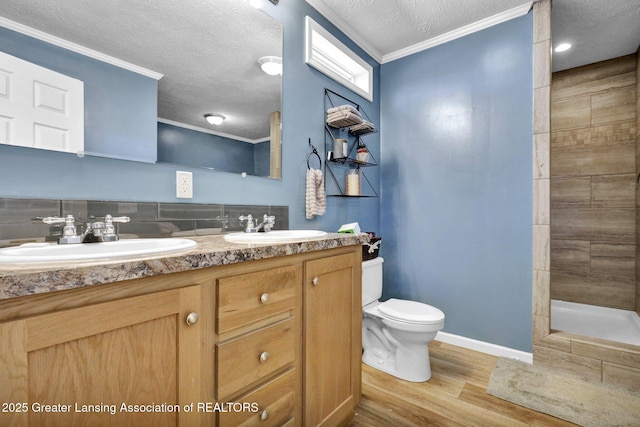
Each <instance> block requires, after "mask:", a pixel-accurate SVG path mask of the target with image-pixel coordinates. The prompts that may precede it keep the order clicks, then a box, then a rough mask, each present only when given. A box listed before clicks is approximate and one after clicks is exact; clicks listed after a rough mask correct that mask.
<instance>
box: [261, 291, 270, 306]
mask: <svg viewBox="0 0 640 427" xmlns="http://www.w3.org/2000/svg"><path fill="white" fill-rule="evenodd" d="M260 302H261V303H263V304H266V303H268V302H269V294H267V293H264V294H262V295H260Z"/></svg>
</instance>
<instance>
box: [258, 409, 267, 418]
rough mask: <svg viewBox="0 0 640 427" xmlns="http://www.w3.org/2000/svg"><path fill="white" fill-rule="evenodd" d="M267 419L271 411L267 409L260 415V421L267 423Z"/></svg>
mask: <svg viewBox="0 0 640 427" xmlns="http://www.w3.org/2000/svg"><path fill="white" fill-rule="evenodd" d="M267 418H269V411H267V410H266V409H265V410H264V411H262V413H261V414H260V421H267Z"/></svg>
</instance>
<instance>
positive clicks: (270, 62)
mask: <svg viewBox="0 0 640 427" xmlns="http://www.w3.org/2000/svg"><path fill="white" fill-rule="evenodd" d="M258 64H259V65H260V68H261V69H262V71H264V72H265V73H267V74H269V75H270V76H277V75H280V74H282V58H280V57H278V56H263V57H262V58H260V59H258Z"/></svg>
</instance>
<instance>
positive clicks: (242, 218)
mask: <svg viewBox="0 0 640 427" xmlns="http://www.w3.org/2000/svg"><path fill="white" fill-rule="evenodd" d="M238 219H239V220H240V221H245V220H246V221H247V227H253V216H251V214H249V215H240V217H238Z"/></svg>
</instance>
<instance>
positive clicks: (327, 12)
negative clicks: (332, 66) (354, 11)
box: [306, 0, 382, 63]
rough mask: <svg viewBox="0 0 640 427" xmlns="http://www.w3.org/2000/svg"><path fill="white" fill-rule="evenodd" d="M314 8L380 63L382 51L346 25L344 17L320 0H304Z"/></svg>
mask: <svg viewBox="0 0 640 427" xmlns="http://www.w3.org/2000/svg"><path fill="white" fill-rule="evenodd" d="M306 1H307V3H309V4H310V5H311V7H313V8H314V9H315V10H317V11H318V12H319V13H320V14H321V15H322V16H324V17H325V18H326V19H327V20H329V22H331V23H332V24H333V25H334V26H335V27H336V28H337V29H338V30H340V31H342V33H344V35H346V36H347V37H349V39H351V41H352V42H354V43H355V44H357V45H358V46H359V47H360V48H361V49H362V50H364V51H365V52H366V53H367V54H368V55H369V56H371V57H372V58H373V59H375V60H376V62H378V63H381V61H382V53H380V52H379V51H378V50H377V49H376V48H374V47H373V46H371V44H369V42H368V41H366V40H365V38H364V37H362V36H361V35H360V33H358V32H357V31H354V29H353V28H351V26H350V25H348V24H347V23H346V22H345V21H344V19H342V18H341V17H340V16H339V15H338V14H337V13H335V12H334V11H333V10H331V9H330V8H329V7H327V5H326V4H325V3H324V2H323V1H322V0H306Z"/></svg>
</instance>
